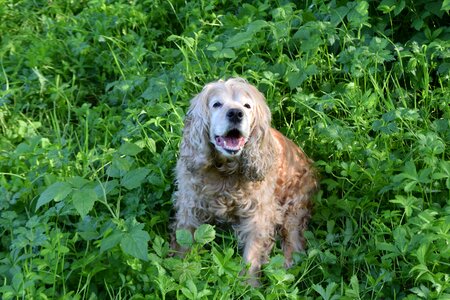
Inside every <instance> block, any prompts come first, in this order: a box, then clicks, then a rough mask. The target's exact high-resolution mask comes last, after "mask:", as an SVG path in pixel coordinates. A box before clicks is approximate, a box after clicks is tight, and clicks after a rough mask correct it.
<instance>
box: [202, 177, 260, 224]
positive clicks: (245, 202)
mask: <svg viewBox="0 0 450 300" xmlns="http://www.w3.org/2000/svg"><path fill="white" fill-rule="evenodd" d="M248 185H249V183H243V182H242V181H239V180H238V179H236V178H231V179H230V178H223V177H220V176H208V177H204V178H203V179H202V180H201V181H200V182H199V185H198V186H197V189H198V191H199V193H198V194H199V195H200V198H201V201H202V202H203V207H204V208H206V210H207V211H208V213H209V214H210V215H211V216H214V219H216V220H217V221H219V222H230V223H235V222H239V220H240V219H241V218H243V217H245V216H247V215H248V214H249V213H251V210H252V209H253V208H254V206H255V199H254V197H252V196H251V194H250V193H249V191H251V190H252V189H251V188H249V186H248Z"/></svg>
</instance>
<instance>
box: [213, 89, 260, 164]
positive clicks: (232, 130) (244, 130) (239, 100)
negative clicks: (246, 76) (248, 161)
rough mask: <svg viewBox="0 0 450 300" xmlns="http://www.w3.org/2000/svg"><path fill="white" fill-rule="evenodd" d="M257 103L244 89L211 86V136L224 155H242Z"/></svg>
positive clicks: (218, 149) (216, 147) (217, 148)
mask: <svg viewBox="0 0 450 300" xmlns="http://www.w3.org/2000/svg"><path fill="white" fill-rule="evenodd" d="M254 105H255V103H254V100H253V99H252V97H251V96H250V95H249V94H248V93H246V92H245V91H243V90H240V89H237V88H234V89H231V88H229V87H226V86H217V87H212V90H211V92H210V93H209V97H208V109H209V111H210V118H211V119H210V129H209V139H210V142H211V143H212V144H213V145H214V147H215V149H216V150H217V151H218V152H219V153H221V154H222V155H224V156H225V157H233V156H239V155H240V154H241V152H242V150H243V148H244V146H245V144H246V143H247V142H248V139H249V136H250V132H251V125H252V123H253V117H254V111H253V108H254Z"/></svg>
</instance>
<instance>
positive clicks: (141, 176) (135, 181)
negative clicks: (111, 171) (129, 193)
mask: <svg viewBox="0 0 450 300" xmlns="http://www.w3.org/2000/svg"><path fill="white" fill-rule="evenodd" d="M149 173H150V170H149V169H147V168H138V169H134V170H131V171H129V172H127V173H126V174H125V175H124V176H123V177H122V180H121V184H122V186H124V187H125V188H127V189H129V190H132V189H135V188H137V187H139V186H140V185H141V184H142V182H144V180H145V177H147V175H148V174H149Z"/></svg>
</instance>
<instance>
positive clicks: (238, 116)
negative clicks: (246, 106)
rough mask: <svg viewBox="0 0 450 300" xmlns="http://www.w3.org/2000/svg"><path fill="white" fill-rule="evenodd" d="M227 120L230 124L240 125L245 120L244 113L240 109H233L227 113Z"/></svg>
mask: <svg viewBox="0 0 450 300" xmlns="http://www.w3.org/2000/svg"><path fill="white" fill-rule="evenodd" d="M227 118H228V120H229V121H230V122H233V123H239V122H241V121H242V119H243V118H244V112H243V111H242V110H240V109H238V108H232V109H230V110H229V111H228V112H227Z"/></svg>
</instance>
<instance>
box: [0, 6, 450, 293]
mask: <svg viewBox="0 0 450 300" xmlns="http://www.w3.org/2000/svg"><path fill="white" fill-rule="evenodd" d="M449 9H450V1H449V0H443V1H436V0H431V1H429V0H383V1H367V0H355V1H346V0H338V1H336V0H333V1H320V0H305V1H292V2H289V1H284V0H280V1H264V0H253V1H245V3H241V1H238V0H211V1H203V0H202V1H181V0H145V1H133V0H130V1H125V0H120V1H106V0H90V1H63V0H52V1H44V0H34V1H32V0H22V1H13V0H2V1H0V32H1V35H0V41H1V42H0V278H1V283H0V294H1V296H0V298H2V299H53V298H61V299H110V298H111V299H175V298H179V299H202V298H207V299H265V298H266V299H405V298H406V299H417V298H423V299H448V298H449V297H450V200H449V199H450V154H449V153H450V121H449V120H450V26H449V25H450V23H449V22H448V20H449ZM230 76H242V77H245V78H247V79H248V80H249V81H250V82H251V83H253V84H255V85H257V86H258V88H259V89H260V90H261V91H263V92H264V94H265V95H266V97H267V101H268V104H269V106H270V108H271V110H272V113H273V125H274V126H275V127H276V128H278V129H279V130H281V131H282V132H283V133H284V134H286V135H287V136H288V137H290V138H291V139H293V140H294V141H296V143H297V144H298V145H300V146H302V147H303V148H304V149H305V151H306V152H307V153H308V154H309V155H310V156H311V157H312V158H313V159H314V160H315V161H316V164H317V168H318V169H319V171H320V173H321V188H322V189H321V192H320V194H319V195H318V197H317V199H316V201H315V213H314V216H313V219H312V222H311V225H310V231H309V232H308V234H307V240H308V247H309V248H308V250H307V251H306V252H305V253H300V254H299V255H298V256H297V257H296V262H297V263H296V264H295V266H294V267H293V268H291V269H289V270H284V269H283V268H282V265H283V257H282V255H281V251H280V249H279V246H278V247H277V248H276V249H275V250H274V253H272V259H271V261H270V262H269V263H268V264H267V265H266V266H265V267H264V272H263V277H262V280H263V284H262V286H261V288H259V289H253V288H250V287H248V286H246V285H245V284H242V282H243V279H242V278H241V277H240V276H239V273H240V270H241V268H242V260H241V257H240V252H239V249H238V248H237V245H236V241H235V238H234V236H233V234H232V233H231V232H229V231H227V230H225V231H223V230H219V229H217V228H214V227H212V226H206V225H205V226H202V227H201V228H199V230H198V231H197V232H196V234H195V237H194V239H192V238H190V239H189V238H188V237H186V236H184V235H183V234H182V233H180V234H179V235H178V237H179V239H180V240H181V242H182V243H185V244H188V245H192V251H191V252H190V254H189V255H188V256H187V257H186V258H185V259H180V258H172V257H170V256H169V253H170V250H169V246H168V240H169V233H168V223H169V219H170V215H171V207H172V205H171V193H172V191H173V187H174V184H173V168H174V164H175V161H176V158H177V153H178V145H179V142H180V135H181V129H182V123H183V117H184V114H185V112H186V109H187V107H188V105H189V99H191V98H192V97H193V95H195V94H196V93H198V92H199V91H200V89H201V87H202V86H203V85H204V84H205V83H207V82H210V81H213V80H216V79H218V78H228V77H230Z"/></svg>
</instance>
